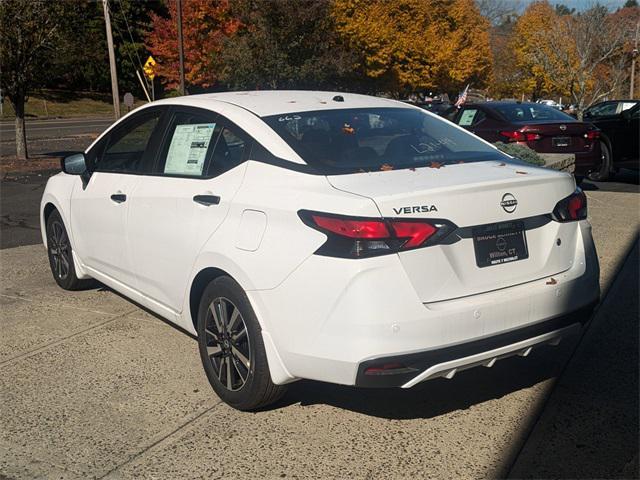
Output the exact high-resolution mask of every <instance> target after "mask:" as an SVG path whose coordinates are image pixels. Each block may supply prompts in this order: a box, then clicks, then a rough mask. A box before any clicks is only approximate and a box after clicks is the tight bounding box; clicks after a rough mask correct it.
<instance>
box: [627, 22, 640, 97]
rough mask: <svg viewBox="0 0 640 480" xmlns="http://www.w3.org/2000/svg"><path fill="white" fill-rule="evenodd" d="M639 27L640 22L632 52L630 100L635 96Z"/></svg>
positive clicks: (638, 23)
mask: <svg viewBox="0 0 640 480" xmlns="http://www.w3.org/2000/svg"><path fill="white" fill-rule="evenodd" d="M638 27H640V22H637V23H636V40H635V45H634V47H633V51H632V52H631V82H630V85H629V98H630V99H631V98H633V94H634V93H635V84H634V81H635V77H636V57H637V56H638Z"/></svg>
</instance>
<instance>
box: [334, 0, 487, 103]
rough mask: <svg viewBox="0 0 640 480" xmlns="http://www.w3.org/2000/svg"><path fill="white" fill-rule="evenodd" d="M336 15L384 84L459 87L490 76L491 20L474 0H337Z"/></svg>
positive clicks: (397, 88)
mask: <svg viewBox="0 0 640 480" xmlns="http://www.w3.org/2000/svg"><path fill="white" fill-rule="evenodd" d="M332 15H333V18H334V19H335V22H336V27H337V30H338V32H339V33H340V35H341V36H343V38H345V39H346V41H348V43H349V45H350V46H351V48H353V49H354V50H355V51H356V52H357V53H358V54H360V55H361V58H362V60H361V64H360V69H361V70H362V72H363V75H366V76H367V77H368V78H370V79H372V80H374V81H376V82H377V87H378V89H380V90H386V91H389V92H395V93H403V92H404V93H407V92H410V91H416V90H440V91H447V92H450V93H454V92H458V91H460V89H462V88H463V87H464V86H465V85H466V84H467V83H471V84H472V85H473V86H474V87H482V86H484V85H485V84H486V83H487V81H488V80H489V78H490V75H491V52H490V49H489V33H488V30H489V22H488V21H487V20H486V19H485V18H483V17H482V16H481V15H480V13H479V11H478V8H477V6H476V4H475V3H474V2H473V0H395V1H393V2H389V1H386V0H335V1H334V3H333V9H332Z"/></svg>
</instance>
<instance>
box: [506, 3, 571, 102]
mask: <svg viewBox="0 0 640 480" xmlns="http://www.w3.org/2000/svg"><path fill="white" fill-rule="evenodd" d="M566 17H567V18H570V16H566ZM511 48H512V49H513V51H514V52H515V61H516V66H517V68H518V70H519V71H520V73H521V76H520V82H519V84H518V85H517V89H518V90H519V91H521V92H523V93H527V94H530V95H531V96H532V97H533V99H534V100H535V99H537V98H539V97H541V96H542V95H544V94H547V93H550V92H557V93H564V94H568V93H569V85H570V83H571V69H572V68H573V67H575V55H574V52H573V51H572V48H571V43H570V42H569V41H568V38H567V32H566V21H565V19H564V17H563V16H560V15H557V14H556V11H555V9H554V8H553V7H552V6H551V4H549V2H548V1H547V0H542V1H538V2H534V3H532V4H530V5H529V6H528V7H527V9H526V10H525V12H524V13H523V14H522V15H521V16H520V17H519V18H518V20H517V21H516V24H515V28H514V30H513V36H512V39H511Z"/></svg>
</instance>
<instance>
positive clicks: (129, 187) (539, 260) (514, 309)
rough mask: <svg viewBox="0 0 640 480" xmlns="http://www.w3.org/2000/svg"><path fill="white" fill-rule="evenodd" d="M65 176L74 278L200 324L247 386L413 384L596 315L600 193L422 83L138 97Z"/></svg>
mask: <svg viewBox="0 0 640 480" xmlns="http://www.w3.org/2000/svg"><path fill="white" fill-rule="evenodd" d="M62 170H63V173H60V174H58V175H56V176H54V177H52V178H51V179H50V180H49V182H48V183H47V187H46V190H45V192H44V195H43V198H42V204H41V219H42V235H43V240H44V243H45V245H46V247H47V251H48V254H49V260H50V264H51V270H52V272H53V276H54V278H55V280H56V282H57V283H58V284H59V285H60V286H61V287H62V288H64V289H67V290H74V289H79V288H83V286H85V285H86V283H87V281H88V280H89V279H96V280H99V281H100V282H102V283H103V284H105V285H107V286H109V287H110V288H112V289H113V290H116V291H117V292H120V293H121V294H122V295H125V296H127V297H128V298H130V299H131V300H133V301H135V302H137V303H138V304H140V305H142V306H144V307H146V308H148V309H149V310H152V311H153V312H155V313H156V314H157V315H159V316H161V317H163V318H165V319H167V320H168V321H170V322H173V323H174V324H176V325H178V326H179V327H182V328H183V329H185V330H187V331H189V332H191V333H192V334H195V335H197V337H198V344H199V350H200V356H201V358H202V362H203V365H204V370H205V372H206V375H207V377H208V379H209V381H210V383H211V385H212V387H213V389H214V390H215V392H216V393H217V394H218V395H219V396H220V398H222V399H223V400H224V401H225V402H227V403H228V404H229V405H231V406H233V407H235V408H237V409H242V410H251V409H256V408H259V407H262V406H265V405H267V404H270V403H272V402H274V401H276V400H277V399H278V398H279V397H280V396H281V395H282V394H283V392H284V388H285V387H284V385H285V384H287V383H290V382H293V381H296V380H298V379H302V378H306V379H313V380H320V381H324V382H333V383H338V384H344V385H356V386H362V387H402V388H409V387H412V386H414V385H416V384H417V383H419V382H422V381H424V380H428V379H431V378H435V377H446V378H451V377H453V376H454V375H455V373H456V372H458V371H461V370H463V369H466V368H469V367H473V366H479V365H483V366H486V367H490V366H492V365H493V364H494V363H495V361H496V360H498V359H501V358H503V357H508V356H511V355H521V356H526V355H527V354H528V353H529V352H530V351H531V349H532V348H533V347H536V346H538V345H543V344H556V343H558V342H559V341H560V339H561V338H563V337H565V336H567V335H569V334H572V333H575V332H578V331H579V330H580V328H581V326H582V324H584V323H585V322H586V321H587V320H588V319H589V316H590V315H589V313H590V311H591V309H592V308H593V306H594V304H595V303H596V302H597V300H598V298H599V287H598V276H599V267H598V261H597V257H596V252H595V249H594V245H593V241H592V238H591V226H590V224H589V223H588V221H587V220H586V217H587V204H586V197H585V195H584V193H582V191H581V190H580V189H578V188H576V185H575V181H574V179H573V177H572V176H571V175H570V174H568V173H560V172H556V171H552V170H547V169H543V168H537V167H532V166H529V165H526V164H524V163H522V162H519V161H517V160H515V159H513V158H512V157H509V156H507V155H505V154H503V153H501V152H499V151H498V150H497V149H496V148H495V147H493V146H492V145H491V144H489V143H486V142H485V141H483V140H481V139H479V138H478V137H476V136H474V135H472V134H470V133H468V132H466V131H465V130H463V129H461V128H459V127H457V126H456V125H454V124H452V123H450V122H448V121H446V120H443V119H442V118H439V117H437V116H435V115H432V114H430V113H428V112H425V111H424V110H422V109H419V108H415V107H412V106H409V105H407V104H404V103H400V102H396V101H392V100H387V99H382V98H374V97H369V96H363V95H354V94H345V93H335V92H302V91H262V92H237V93H219V94H206V95H194V96H189V97H180V98H175V99H168V100H162V101H158V102H154V103H150V104H148V105H147V106H145V107H141V108H139V109H137V110H135V111H133V112H131V113H130V114H128V115H127V116H126V117H124V118H123V119H122V120H120V121H118V122H117V123H115V124H114V125H113V126H112V127H111V128H109V129H108V130H107V131H106V132H105V133H104V134H103V135H102V136H101V137H99V138H98V139H97V140H96V141H95V142H94V143H93V144H92V145H91V146H90V147H89V148H88V149H87V150H86V151H85V152H84V153H83V154H76V155H72V156H70V157H67V158H65V159H64V160H63V165H62Z"/></svg>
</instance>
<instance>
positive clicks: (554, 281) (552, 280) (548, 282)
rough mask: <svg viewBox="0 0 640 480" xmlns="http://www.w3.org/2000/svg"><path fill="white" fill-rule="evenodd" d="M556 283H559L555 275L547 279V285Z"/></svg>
mask: <svg viewBox="0 0 640 480" xmlns="http://www.w3.org/2000/svg"><path fill="white" fill-rule="evenodd" d="M556 283H558V281H557V280H556V279H555V278H553V277H551V278H550V279H549V280H547V285H555V284H556Z"/></svg>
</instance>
